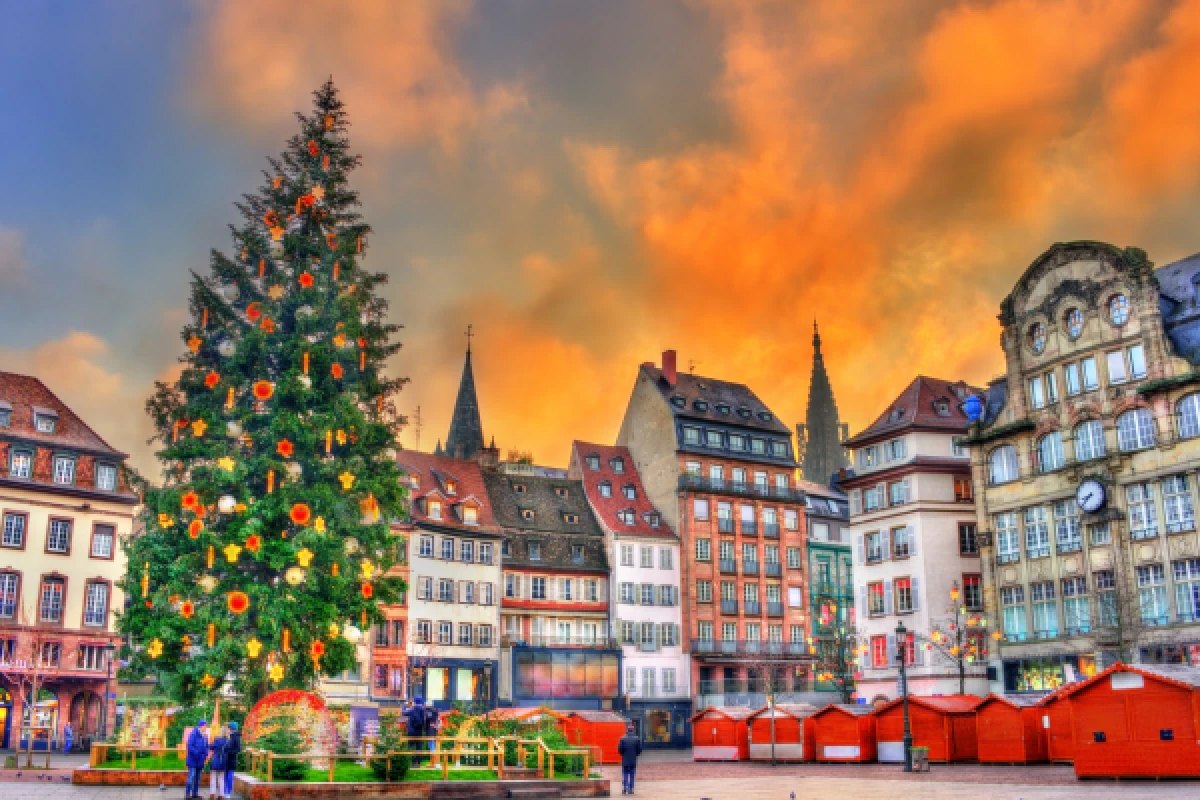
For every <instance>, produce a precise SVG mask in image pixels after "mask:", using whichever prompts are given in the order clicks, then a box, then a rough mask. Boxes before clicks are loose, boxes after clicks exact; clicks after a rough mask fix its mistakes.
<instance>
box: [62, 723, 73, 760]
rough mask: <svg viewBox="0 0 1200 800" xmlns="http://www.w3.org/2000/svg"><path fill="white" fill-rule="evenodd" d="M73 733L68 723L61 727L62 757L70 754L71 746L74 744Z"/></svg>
mask: <svg viewBox="0 0 1200 800" xmlns="http://www.w3.org/2000/svg"><path fill="white" fill-rule="evenodd" d="M74 740H75V731H74V730H72V729H71V723H70V721H68V722H67V724H66V725H64V726H63V755H66V754H67V753H69V752H71V745H72V744H74Z"/></svg>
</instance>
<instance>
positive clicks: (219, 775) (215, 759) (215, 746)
mask: <svg viewBox="0 0 1200 800" xmlns="http://www.w3.org/2000/svg"><path fill="white" fill-rule="evenodd" d="M228 744H229V729H228V728H221V729H220V730H219V731H217V735H216V736H214V737H213V740H212V742H211V743H210V744H209V745H208V750H209V752H210V753H212V758H211V760H210V761H209V764H208V797H209V800H213V798H217V797H228V796H229V795H227V794H226V793H225V764H226V763H227V758H228V756H227V753H226V750H225V748H226V746H227V745H228Z"/></svg>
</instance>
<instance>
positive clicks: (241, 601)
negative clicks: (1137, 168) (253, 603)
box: [225, 592, 250, 614]
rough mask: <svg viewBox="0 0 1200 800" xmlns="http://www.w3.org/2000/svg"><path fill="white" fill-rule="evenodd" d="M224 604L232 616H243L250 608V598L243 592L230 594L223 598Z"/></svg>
mask: <svg viewBox="0 0 1200 800" xmlns="http://www.w3.org/2000/svg"><path fill="white" fill-rule="evenodd" d="M225 604H226V605H227V606H228V607H229V610H230V611H232V612H233V613H234V614H245V613H246V609H248V608H250V597H249V595H247V594H246V593H245V592H230V593H229V594H228V595H227V596H226V598H225Z"/></svg>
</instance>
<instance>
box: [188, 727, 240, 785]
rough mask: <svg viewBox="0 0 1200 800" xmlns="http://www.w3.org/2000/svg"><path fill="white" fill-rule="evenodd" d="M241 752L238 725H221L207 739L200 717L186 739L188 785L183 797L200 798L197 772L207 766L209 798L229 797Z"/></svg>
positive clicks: (198, 774) (206, 731)
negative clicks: (215, 732)
mask: <svg viewBox="0 0 1200 800" xmlns="http://www.w3.org/2000/svg"><path fill="white" fill-rule="evenodd" d="M240 752H242V734H241V732H240V731H239V730H238V724H237V723H236V722H231V723H229V724H228V725H222V726H221V728H220V729H219V730H218V731H217V734H216V736H214V737H213V738H212V740H209V738H208V722H206V721H205V720H200V721H199V722H198V723H196V727H194V728H192V732H191V734H190V735H189V736H188V740H187V772H188V775H187V787H186V788H185V789H184V793H183V796H184V797H185V798H193V797H195V798H198V797H200V773H202V772H203V771H204V767H205V765H206V764H207V765H208V772H209V792H208V796H209V798H210V800H212V798H217V797H229V796H230V794H232V793H233V773H234V772H235V771H236V770H237V762H238V753H240Z"/></svg>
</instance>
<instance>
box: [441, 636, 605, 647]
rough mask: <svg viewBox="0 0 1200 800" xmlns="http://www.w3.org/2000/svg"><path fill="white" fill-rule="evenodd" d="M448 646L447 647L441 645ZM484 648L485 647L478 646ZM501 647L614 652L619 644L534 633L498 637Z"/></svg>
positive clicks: (591, 638) (601, 637)
mask: <svg viewBox="0 0 1200 800" xmlns="http://www.w3.org/2000/svg"><path fill="white" fill-rule="evenodd" d="M442 646H449V645H442ZM478 646H479V647H486V646H487V645H478ZM500 646H501V647H591V648H597V649H601V650H616V649H619V648H620V646H621V644H620V642H618V641H617V640H616V639H609V638H606V637H603V636H554V635H547V634H541V633H535V634H532V635H530V636H520V635H516V634H504V635H503V636H501V637H500Z"/></svg>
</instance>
